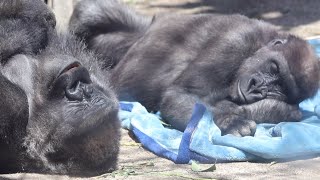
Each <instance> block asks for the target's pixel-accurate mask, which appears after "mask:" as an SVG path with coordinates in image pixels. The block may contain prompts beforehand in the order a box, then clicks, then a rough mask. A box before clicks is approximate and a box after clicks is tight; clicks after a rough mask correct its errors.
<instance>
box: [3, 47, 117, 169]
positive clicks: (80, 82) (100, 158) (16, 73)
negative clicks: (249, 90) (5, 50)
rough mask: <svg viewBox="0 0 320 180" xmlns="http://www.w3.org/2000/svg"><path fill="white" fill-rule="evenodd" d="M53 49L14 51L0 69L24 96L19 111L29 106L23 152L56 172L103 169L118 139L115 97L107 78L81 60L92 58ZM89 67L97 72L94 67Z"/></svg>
mask: <svg viewBox="0 0 320 180" xmlns="http://www.w3.org/2000/svg"><path fill="white" fill-rule="evenodd" d="M48 51H50V48H49V50H48ZM57 53H58V54H55V55H54V54H51V55H50V52H49V53H46V52H42V53H41V55H37V56H30V55H22V54H17V55H14V56H12V58H10V59H8V60H7V61H6V62H5V63H4V64H3V65H2V67H1V74H2V76H4V77H5V78H6V79H8V80H9V81H10V82H11V83H12V86H16V87H17V89H21V90H22V91H23V92H24V94H25V95H26V96H24V94H23V93H22V94H21V101H26V100H25V98H26V97H27V102H28V106H25V105H22V107H16V108H19V109H20V108H24V109H20V110H21V111H22V112H25V108H28V111H27V112H28V114H29V115H28V125H27V127H26V132H27V137H26V140H25V142H24V143H25V146H26V147H27V152H28V154H29V155H30V156H31V157H32V158H33V159H36V160H40V161H41V162H40V163H44V165H45V167H46V168H49V169H51V170H53V171H57V172H61V171H62V170H65V171H66V172H69V173H70V172H71V173H72V172H73V171H77V170H89V171H90V169H91V171H92V170H93V169H96V170H97V171H99V168H101V169H103V170H106V169H105V168H106V167H104V166H106V165H108V163H107V162H114V161H115V159H116V157H114V156H110V154H112V155H114V153H117V151H118V149H117V148H114V149H112V148H113V147H117V146H115V145H114V144H117V142H118V139H117V138H115V139H114V138H113V137H118V136H115V135H114V134H117V135H118V132H117V130H118V126H119V124H118V123H115V122H114V121H115V120H117V111H118V105H117V101H116V98H115V97H114V95H113V93H112V92H111V90H110V89H108V88H107V87H106V86H105V85H104V84H106V82H107V80H106V79H105V78H103V77H98V76H96V75H95V73H96V71H92V72H89V70H88V69H87V67H85V66H84V65H85V63H81V62H84V61H85V62H88V61H89V60H90V59H91V60H93V59H92V57H90V56H87V57H83V58H89V59H76V58H75V57H74V56H70V55H65V53H63V52H60V53H61V54H60V53H59V52H57ZM88 68H89V69H90V68H91V69H92V70H97V67H95V66H94V65H91V66H90V67H88ZM104 80H105V82H104ZM2 88H5V87H2ZM15 111H18V110H15ZM110 121H111V122H110ZM108 142H109V143H110V142H112V144H113V145H110V144H108ZM111 147H112V148H111ZM110 148H111V149H110ZM75 173H76V172H75Z"/></svg>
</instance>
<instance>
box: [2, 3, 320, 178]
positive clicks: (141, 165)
mask: <svg viewBox="0 0 320 180" xmlns="http://www.w3.org/2000/svg"><path fill="white" fill-rule="evenodd" d="M125 1H126V2H127V3H128V4H129V5H130V6H132V7H134V8H136V9H137V10H138V11H140V12H141V13H143V14H148V15H153V14H156V13H160V14H161V13H167V12H178V13H199V12H209V13H211V12H213V13H222V14H230V13H241V14H244V15H247V16H249V17H252V18H259V19H263V20H265V21H268V22H270V23H273V24H275V25H277V26H279V28H281V29H283V30H286V31H289V32H291V33H293V34H296V35H299V36H301V37H304V38H307V37H311V36H317V35H320V10H319V9H320V1H319V0H304V1H302V0H281V1H280V0H125ZM0 163H1V162H0ZM2 178H3V179H5V178H6V179H82V178H75V177H68V176H58V175H41V174H8V175H0V179H2ZM83 179H88V178H83ZM92 179H145V180H147V179H150V180H151V179H152V180H154V179H320V157H318V158H313V159H307V160H296V161H289V162H281V163H280V162H272V163H250V162H237V163H221V164H216V170H215V171H212V172H194V171H192V170H191V165H177V164H174V163H172V162H171V161H169V160H166V159H163V158H159V157H157V156H155V155H153V154H152V153H150V152H148V151H146V150H145V149H143V147H141V145H140V144H139V143H137V142H135V141H134V140H133V139H132V138H131V137H130V136H129V133H128V131H126V130H123V132H122V140H121V153H120V156H119V169H118V170H117V171H115V172H114V173H111V174H105V175H102V176H99V177H92Z"/></svg>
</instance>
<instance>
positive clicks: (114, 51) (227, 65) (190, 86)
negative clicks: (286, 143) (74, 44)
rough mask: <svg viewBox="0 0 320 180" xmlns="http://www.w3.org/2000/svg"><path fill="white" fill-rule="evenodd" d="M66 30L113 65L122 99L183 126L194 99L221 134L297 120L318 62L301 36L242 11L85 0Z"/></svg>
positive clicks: (315, 80) (319, 70)
mask: <svg viewBox="0 0 320 180" xmlns="http://www.w3.org/2000/svg"><path fill="white" fill-rule="evenodd" d="M70 28H71V29H72V30H73V31H74V32H75V34H76V35H78V36H79V37H82V38H84V40H85V42H86V43H87V45H88V48H90V49H93V50H94V51H95V52H97V53H98V54H100V57H101V58H100V60H101V61H102V62H103V63H104V64H106V65H110V64H111V65H112V66H114V69H113V70H112V77H111V81H112V83H113V86H115V89H117V93H118V95H119V98H120V100H133V101H139V102H141V103H142V104H143V105H144V106H146V107H147V109H148V110H150V111H161V114H162V116H163V117H164V119H165V120H167V121H168V122H169V123H170V124H171V125H172V126H173V127H174V128H176V129H179V130H181V131H183V130H184V129H185V128H186V126H187V124H188V120H189V119H190V116H191V113H192V110H193V107H194V105H195V103H197V102H201V103H204V104H206V105H207V107H208V108H209V109H210V110H212V111H213V113H214V120H215V123H216V124H217V126H218V127H219V128H220V129H221V132H222V135H224V134H229V133H230V134H234V135H237V136H247V135H253V134H254V133H255V129H256V123H262V122H266V123H279V122H281V121H298V120H299V119H300V118H301V113H300V111H299V109H298V103H300V102H301V101H302V100H304V99H306V98H309V97H311V96H313V95H314V94H315V92H316V91H317V89H318V87H319V78H320V66H319V62H318V59H317V57H316V55H315V52H314V50H313V49H312V48H311V47H310V46H309V45H308V44H307V42H306V41H304V40H302V39H300V38H298V37H295V36H293V35H290V34H287V33H285V32H280V31H278V30H277V29H276V28H275V27H273V26H272V25H270V24H268V23H265V22H262V21H258V20H254V19H248V18H246V17H244V16H240V15H230V16H224V15H215V14H198V15H165V16H161V17H158V16H156V17H154V18H153V19H151V18H149V17H143V16H140V15H137V14H136V13H135V12H133V11H131V10H130V9H128V8H127V7H125V6H123V5H121V4H120V3H118V2H117V1H116V0H110V1H103V0H83V1H81V2H80V3H79V4H78V5H77V6H76V8H75V11H74V13H73V16H72V18H71V21H70Z"/></svg>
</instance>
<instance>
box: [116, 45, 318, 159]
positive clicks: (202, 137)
mask: <svg viewBox="0 0 320 180" xmlns="http://www.w3.org/2000/svg"><path fill="white" fill-rule="evenodd" d="M309 42H310V44H312V45H313V46H314V47H315V48H316V50H317V53H318V54H319V55H320V40H319V39H313V40H310V41H309ZM299 106H300V108H301V110H302V111H303V120H302V121H301V122H282V123H279V124H259V125H258V126H257V130H256V133H255V135H254V136H253V137H251V136H247V137H235V136H232V135H226V136H221V131H220V130H219V128H218V127H217V126H216V125H215V124H214V121H213V115H212V113H210V112H209V111H207V110H206V108H205V107H204V106H203V105H201V104H196V105H195V107H194V111H193V114H192V117H191V118H190V123H189V124H188V127H187V129H186V130H185V131H184V132H183V133H182V132H180V131H178V130H175V129H171V128H168V127H166V125H165V124H163V122H162V121H161V116H160V114H159V113H156V114H152V113H149V112H148V111H147V110H146V109H145V108H144V107H143V106H142V105H141V104H139V103H137V102H121V103H120V107H121V111H120V113H119V117H120V119H121V121H122V127H124V128H126V129H129V130H131V131H132V132H133V133H134V134H135V136H136V137H137V139H138V140H139V141H140V142H141V143H142V145H143V146H144V147H145V148H147V149H148V150H150V151H152V152H153V153H155V154H156V155H158V156H161V157H165V158H167V159H170V160H172V161H173V162H175V163H188V162H189V161H190V160H196V161H199V162H202V163H215V162H217V161H218V162H219V161H220V162H225V161H226V162H230V161H253V160H254V161H256V160H277V159H288V158H296V157H305V156H308V157H310V156H318V155H320V118H319V117H320V90H319V91H318V93H317V95H316V96H315V97H314V98H312V99H308V100H305V101H303V102H302V103H300V105H299Z"/></svg>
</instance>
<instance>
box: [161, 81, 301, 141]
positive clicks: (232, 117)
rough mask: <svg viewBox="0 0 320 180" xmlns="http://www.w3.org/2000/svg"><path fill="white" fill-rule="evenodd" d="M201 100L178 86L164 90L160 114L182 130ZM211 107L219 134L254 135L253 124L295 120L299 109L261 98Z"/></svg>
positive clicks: (254, 128) (297, 117) (224, 101)
mask: <svg viewBox="0 0 320 180" xmlns="http://www.w3.org/2000/svg"><path fill="white" fill-rule="evenodd" d="M196 103H201V101H200V100H199V98H197V97H196V96H195V95H192V94H188V93H187V92H185V91H183V90H182V89H180V88H178V87H175V88H174V87H172V88H170V89H169V90H167V91H166V92H165V93H164V95H163V98H162V101H161V104H160V111H161V115H162V117H163V118H164V119H166V121H168V123H170V124H171V125H172V126H173V127H175V128H176V129H178V130H181V131H183V130H184V129H185V128H186V126H187V125H188V121H189V119H190V117H191V114H192V111H193V107H194V105H195V104H196ZM207 107H212V109H210V110H211V111H212V112H213V114H214V119H215V123H216V125H217V126H218V127H219V128H220V130H221V132H222V135H225V134H234V135H239V136H246V135H253V134H254V133H255V130H256V123H262V122H263V123H279V122H281V121H285V120H289V121H298V120H299V119H301V112H300V111H299V108H298V106H297V105H290V104H287V103H285V102H283V101H278V100H275V99H264V100H261V101H258V102H255V103H252V104H247V105H241V106H240V105H237V104H235V103H233V102H231V101H228V100H222V101H219V102H217V103H216V104H215V105H214V106H207Z"/></svg>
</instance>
